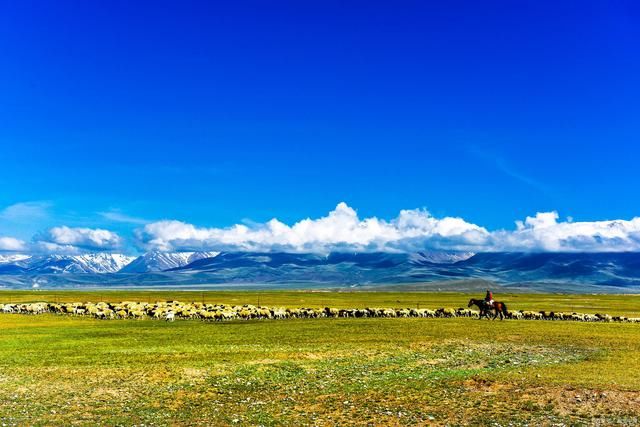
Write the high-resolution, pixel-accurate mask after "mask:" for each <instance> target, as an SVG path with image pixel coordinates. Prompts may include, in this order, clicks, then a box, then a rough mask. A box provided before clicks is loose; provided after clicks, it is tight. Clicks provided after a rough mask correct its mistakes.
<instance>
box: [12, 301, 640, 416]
mask: <svg viewBox="0 0 640 427" xmlns="http://www.w3.org/2000/svg"><path fill="white" fill-rule="evenodd" d="M470 297H471V295H468V294H455V293H364V292H353V293H349V292H344V293H335V292H332V293H328V292H260V293H256V292H204V293H201V292H182V293H181V292H129V291H126V292H124V291H110V292H107V291H101V292H72V291H68V292H47V291H38V292H14V291H11V292H0V302H27V301H60V302H62V301H101V300H102V301H121V300H134V301H135V300H137V301H155V300H180V301H202V300H204V301H205V302H218V303H225V304H244V303H248V304H262V305H268V306H284V307H301V306H306V307H324V306H331V307H337V308H339V307H364V306H378V307H415V306H417V305H418V304H419V305H420V306H421V307H424V308H437V307H459V306H465V305H466V304H465V303H466V301H468V299H469V298H470ZM499 299H502V300H504V301H506V302H507V303H508V304H509V306H510V309H513V310H515V309H526V310H557V311H579V312H585V313H596V312H605V313H609V314H614V315H615V314H622V315H628V316H638V313H640V298H638V297H636V296H617V295H541V294H535V295H523V294H517V295H500V296H499ZM639 368H640V325H638V324H628V323H580V322H553V321H523V320H521V321H515V320H507V321H503V322H500V321H486V320H485V321H479V320H476V319H470V318H458V319H416V318H399V319H384V318H375V319H373V318H372V319H342V318H338V319H313V320H312V319H291V320H281V321H276V320H262V321H231V322H222V323H207V322H201V321H186V320H185V321H176V322H174V323H167V322H162V321H154V320H110V321H101V320H96V319H91V318H86V317H71V316H62V315H52V314H43V315H38V316H28V315H17V314H16V315H12V314H0V422H1V423H2V424H5V425H14V424H15V425H25V424H27V425H73V424H75V425H95V424H97V423H100V424H108V425H133V424H136V425H265V426H267V425H292V426H293V425H296V426H297V425H349V424H357V425H434V424H435V425H439V424H450V425H462V424H476V425H496V424H495V423H497V425H509V423H512V424H515V425H521V424H529V425H558V424H566V425H581V424H584V425H589V424H596V423H599V425H616V424H617V425H636V424H639V423H640V369H639Z"/></svg>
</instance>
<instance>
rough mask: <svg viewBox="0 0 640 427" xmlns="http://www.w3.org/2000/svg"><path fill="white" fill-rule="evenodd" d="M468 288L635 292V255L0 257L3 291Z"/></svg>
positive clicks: (638, 280) (638, 262)
mask: <svg viewBox="0 0 640 427" xmlns="http://www.w3.org/2000/svg"><path fill="white" fill-rule="evenodd" d="M471 281H475V282H478V283H483V282H485V281H488V282H491V283H494V284H496V285H497V286H507V287H514V288H515V287H517V288H521V289H525V290H527V289H528V290H557V291H569V290H570V291H583V292H640V253H478V254H474V253H468V252H419V253H411V254H402V253H329V254H306V253H303V254H298V253H255V252H222V253H219V252H148V253H146V254H143V255H141V256H139V257H131V256H126V255H122V254H109V253H94V254H82V255H49V256H27V255H18V254H10V255H9V254H0V286H4V287H11V288H21V287H69V286H71V287H85V286H99V287H108V286H118V287H135V286H144V287H156V286H165V287H167V286H191V287H194V286H195V287H205V286H217V287H221V286H229V287H238V286H248V285H261V286H263V287H265V286H266V287H274V288H275V287H283V286H287V287H321V288H322V287H350V288H352V287H375V288H382V287H384V286H391V285H393V286H396V287H401V286H404V285H407V286H408V287H407V289H408V288H409V285H411V287H412V288H415V286H416V284H430V283H431V284H432V283H437V284H438V287H439V288H442V287H445V288H446V287H447V286H449V285H448V284H453V283H457V284H460V283H468V282H471ZM482 286H484V283H483V284H482ZM451 289H452V290H453V288H451Z"/></svg>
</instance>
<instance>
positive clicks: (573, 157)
mask: <svg viewBox="0 0 640 427" xmlns="http://www.w3.org/2000/svg"><path fill="white" fill-rule="evenodd" d="M132 3H133V4H132ZM639 12H640V10H639V8H638V3H637V2H634V1H628V2H620V1H600V2H590V1H575V2H565V1H559V2H556V1H553V2H551V1H539V2H512V1H505V2H478V1H468V2H464V1H463V2H459V1H438V2H425V1H416V2H379V3H377V2H370V1H367V2H331V1H323V2H304V1H303V2H299V1H298V2H277V1H276V2H245V1H229V2H216V1H207V2H186V1H180V2H163V1H153V2H129V1H114V0H109V1H89V2H87V1H77V2H68V1H63V0H59V1H33V2H32V1H27V0H23V1H13V2H4V3H3V4H2V6H0V55H1V58H2V60H1V63H0V161H1V163H0V188H1V189H2V191H0V209H3V208H5V207H7V206H10V205H12V204H14V203H18V202H27V201H40V202H45V203H47V204H48V207H47V208H46V210H47V215H44V216H35V217H33V218H30V219H28V220H25V221H19V220H16V219H15V218H14V219H13V220H9V219H6V218H5V219H4V220H0V235H12V236H18V237H23V238H25V237H30V236H31V235H32V234H33V233H34V232H37V231H38V230H42V229H44V228H46V227H48V226H53V225H61V224H66V225H69V226H90V227H103V228H108V229H111V230H116V231H122V230H124V229H127V228H134V227H136V226H139V225H136V224H126V223H120V222H113V221H111V220H108V219H106V218H104V217H103V216H101V215H100V214H99V212H105V211H116V212H118V213H120V214H122V215H129V216H133V217H138V218H142V219H152V220H155V219H180V220H183V221H187V222H191V223H194V224H198V225H202V226H227V225H231V224H234V223H238V222H241V221H257V222H262V221H266V220H268V219H270V218H272V217H277V218H279V219H280V220H282V221H284V222H287V223H291V222H293V221H296V220H298V219H301V218H305V217H319V216H322V215H324V214H326V213H327V212H328V211H329V210H331V209H333V208H334V207H335V205H336V204H337V203H338V202H340V201H345V202H347V203H348V204H349V205H351V206H353V207H354V208H356V209H357V210H358V212H359V214H360V215H361V216H362V217H367V216H379V217H382V218H392V217H394V216H396V215H397V213H398V211H399V210H400V209H406V208H417V207H426V208H427V209H428V210H430V211H431V212H432V213H433V214H434V215H436V216H444V215H451V216H461V217H463V218H465V219H466V220H468V221H470V222H474V223H476V224H480V225H482V226H485V227H487V228H489V229H496V228H509V229H511V228H513V222H514V221H515V220H517V219H522V218H524V217H525V216H527V215H533V214H535V213H536V212H538V211H549V210H557V211H558V212H559V213H560V215H561V217H566V216H572V217H574V218H575V219H576V220H578V219H579V220H598V219H617V218H620V219H628V218H631V217H633V216H637V215H640V172H639V169H638V166H639V164H640V137H639V135H640V78H639V76H640V50H639V46H640V13H639Z"/></svg>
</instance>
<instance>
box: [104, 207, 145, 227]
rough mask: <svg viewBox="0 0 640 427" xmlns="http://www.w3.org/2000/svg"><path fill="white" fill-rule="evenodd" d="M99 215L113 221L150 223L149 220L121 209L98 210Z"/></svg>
mask: <svg viewBox="0 0 640 427" xmlns="http://www.w3.org/2000/svg"><path fill="white" fill-rule="evenodd" d="M98 215H100V216H101V217H103V218H104V219H107V220H109V221H112V222H122V223H126V224H140V225H142V224H148V223H149V222H151V221H149V220H147V219H144V218H139V217H135V216H131V215H127V214H124V213H122V212H120V211H119V210H110V211H106V212H98Z"/></svg>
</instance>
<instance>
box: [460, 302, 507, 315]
mask: <svg viewBox="0 0 640 427" xmlns="http://www.w3.org/2000/svg"><path fill="white" fill-rule="evenodd" d="M472 305H475V306H476V307H478V308H479V309H480V318H481V319H482V318H483V317H486V318H487V319H488V318H489V313H490V312H491V309H492V307H489V304H488V303H487V302H486V301H485V300H483V299H475V298H471V299H470V300H469V305H467V307H471V306H472ZM498 316H500V320H503V319H504V318H505V317H507V316H509V312H508V311H507V305H506V304H505V303H503V302H500V301H494V302H493V318H492V319H494V320H495V318H496V317H498Z"/></svg>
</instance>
